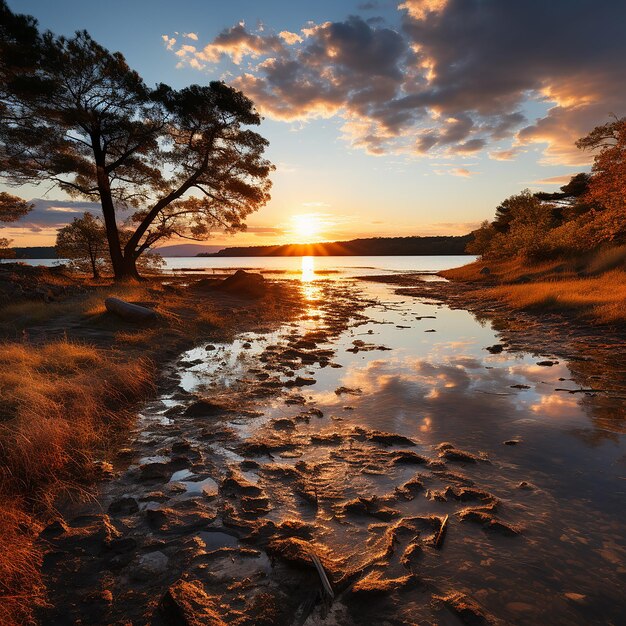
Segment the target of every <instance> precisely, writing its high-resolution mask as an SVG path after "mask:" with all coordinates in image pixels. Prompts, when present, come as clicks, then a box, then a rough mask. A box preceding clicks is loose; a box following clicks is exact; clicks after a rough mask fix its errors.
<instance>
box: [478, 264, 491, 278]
mask: <svg viewBox="0 0 626 626" xmlns="http://www.w3.org/2000/svg"><path fill="white" fill-rule="evenodd" d="M479 274H480V275H481V276H489V275H490V274H491V270H490V269H489V268H488V267H487V266H485V267H483V268H481V270H480V272H479Z"/></svg>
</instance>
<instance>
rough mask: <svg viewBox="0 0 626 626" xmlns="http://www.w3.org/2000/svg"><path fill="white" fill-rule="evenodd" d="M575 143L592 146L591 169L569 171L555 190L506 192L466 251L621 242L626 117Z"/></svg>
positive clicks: (625, 207)
mask: <svg viewBox="0 0 626 626" xmlns="http://www.w3.org/2000/svg"><path fill="white" fill-rule="evenodd" d="M576 145H577V146H578V147H579V148H581V149H583V150H590V151H593V152H595V155H594V162H593V166H592V169H591V173H586V172H582V173H579V174H576V175H574V176H572V178H571V179H570V181H569V182H568V183H566V184H565V185H563V186H562V187H561V188H560V191H558V192H553V193H547V192H539V193H534V194H533V193H531V192H530V191H529V190H524V191H522V192H521V193H520V194H516V195H513V196H511V197H510V198H507V199H506V200H504V201H503V202H502V203H501V204H500V205H499V206H498V207H497V209H496V215H495V218H494V220H493V222H491V223H490V222H484V223H483V224H482V225H481V227H480V228H479V229H478V230H476V231H474V233H473V235H474V237H473V241H472V242H470V244H469V245H468V248H467V251H468V252H470V253H473V254H479V255H483V256H485V257H492V258H497V257H506V256H519V255H521V256H526V257H528V258H529V259H543V258H552V257H556V256H564V255H578V254H581V253H584V252H589V251H592V250H594V249H596V248H599V247H602V246H611V245H615V244H623V243H626V118H622V119H618V118H616V119H615V120H614V121H612V122H609V123H607V124H603V125H601V126H598V127H596V128H594V129H593V130H592V131H591V132H590V133H589V134H588V135H586V136H585V137H583V138H581V139H580V140H578V141H577V142H576Z"/></svg>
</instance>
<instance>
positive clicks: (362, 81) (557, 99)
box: [176, 0, 626, 162]
mask: <svg viewBox="0 0 626 626" xmlns="http://www.w3.org/2000/svg"><path fill="white" fill-rule="evenodd" d="M377 5H378V3H374V2H367V3H362V4H361V5H359V8H360V10H361V11H368V10H371V9H374V8H377ZM399 9H400V11H399V13H398V16H399V24H398V28H396V29H394V28H391V27H388V26H384V25H381V23H380V22H379V21H378V20H375V21H372V20H365V19H363V18H362V17H360V16H350V17H348V18H347V19H346V20H344V21H338V22H326V23H322V24H309V25H308V26H306V27H304V28H303V29H302V30H301V31H300V32H299V33H291V32H288V31H283V32H281V33H280V34H279V35H276V34H272V33H265V32H256V33H252V32H250V31H248V30H247V29H246V27H245V26H244V24H243V23H242V24H238V25H237V26H234V27H232V28H230V29H227V30H225V31H223V32H222V33H221V34H219V35H218V36H217V37H216V38H215V39H214V40H213V42H211V43H209V44H208V45H207V46H206V47H205V48H204V49H203V50H202V51H199V52H194V49H193V47H191V49H183V48H181V49H179V50H178V51H176V54H177V55H178V56H179V57H181V59H182V62H188V63H190V64H192V65H194V64H197V63H199V62H201V61H202V62H207V61H215V60H216V59H217V58H218V57H219V58H221V56H223V55H228V56H230V58H232V59H233V60H234V61H235V62H236V63H240V62H241V61H242V59H243V58H246V57H249V58H250V59H254V60H255V63H252V62H251V63H249V64H248V66H247V68H246V70H245V71H244V72H242V74H241V75H240V76H238V77H237V78H236V79H235V80H234V84H235V85H236V86H238V87H240V88H241V89H243V90H244V91H246V93H248V94H249V95H250V96H251V97H252V98H253V99H254V100H255V102H257V103H258V105H259V107H260V108H261V109H262V111H263V112H264V113H265V114H266V115H268V116H271V117H273V118H276V119H282V120H303V119H307V118H311V117H315V116H331V115H340V116H342V117H343V118H344V119H345V122H346V123H345V126H344V136H345V137H346V138H348V139H349V140H350V141H351V142H352V143H353V144H354V145H355V146H358V147H362V148H364V149H366V150H369V151H370V152H373V153H383V152H386V151H392V150H397V149H403V150H406V149H407V148H408V146H413V148H414V149H415V151H417V152H427V151H439V152H447V153H450V154H461V155H463V154H471V153H473V152H477V151H479V150H482V149H483V148H485V147H492V148H495V149H494V150H493V154H494V155H498V154H499V155H500V157H498V156H496V158H513V157H514V155H515V154H516V153H517V152H519V147H520V146H521V145H523V144H525V143H545V144H547V155H548V157H550V158H553V159H559V160H560V161H566V162H567V161H569V162H575V161H576V160H581V159H588V155H581V154H579V153H577V151H576V149H575V148H574V147H573V142H574V140H575V139H576V138H578V137H579V136H581V135H583V134H585V133H586V132H588V131H589V130H590V129H591V128H592V127H593V126H595V125H597V124H600V123H602V122H604V121H605V120H606V119H607V114H608V113H609V112H610V111H613V112H615V113H616V114H618V115H620V114H622V115H623V114H624V111H623V110H622V109H623V107H624V102H626V82H625V81H624V80H623V59H624V56H625V53H626V2H606V3H602V4H598V3H597V2H596V1H592V0H551V1H550V2H546V1H545V0H525V1H524V2H514V1H510V2H504V1H502V0H405V2H404V3H403V4H401V5H399ZM187 48H189V47H187ZM257 60H258V62H256V61H257ZM194 66H195V65H194ZM529 102H537V103H540V104H541V103H543V106H544V108H543V109H541V108H540V109H539V110H545V107H547V108H548V111H547V113H545V114H542V115H541V116H540V117H539V118H538V119H536V120H535V121H533V122H531V123H529V121H527V119H526V117H525V115H524V113H523V110H524V109H525V108H526V107H527V105H528V103H529ZM499 142H508V144H509V145H505V146H503V145H499V146H496V145H495V144H497V143H499Z"/></svg>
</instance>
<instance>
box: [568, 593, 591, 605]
mask: <svg viewBox="0 0 626 626" xmlns="http://www.w3.org/2000/svg"><path fill="white" fill-rule="evenodd" d="M563 595H564V596H565V597H566V598H567V599H568V600H571V601H572V602H576V603H577V604H584V603H585V602H586V600H587V596H586V595H584V594H582V593H575V592H573V591H569V592H567V593H564V594H563Z"/></svg>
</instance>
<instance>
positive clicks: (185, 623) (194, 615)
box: [159, 579, 227, 626]
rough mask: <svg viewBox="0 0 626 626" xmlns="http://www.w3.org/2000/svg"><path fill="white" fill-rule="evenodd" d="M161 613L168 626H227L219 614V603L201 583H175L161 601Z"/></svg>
mask: <svg viewBox="0 0 626 626" xmlns="http://www.w3.org/2000/svg"><path fill="white" fill-rule="evenodd" d="M159 613H160V614H161V617H162V618H163V620H164V621H165V623H166V624H167V625H168V626H227V625H226V622H225V621H224V620H222V618H221V617H220V615H219V614H218V613H217V601H216V600H215V599H214V597H212V596H209V595H208V594H207V593H206V592H205V591H204V589H203V588H202V585H201V584H200V582H199V581H186V580H182V579H181V580H178V581H177V582H175V583H174V584H173V585H172V586H171V587H170V588H169V589H168V590H167V591H166V592H165V595H164V596H163V598H162V599H161V602H160V603H159Z"/></svg>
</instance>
